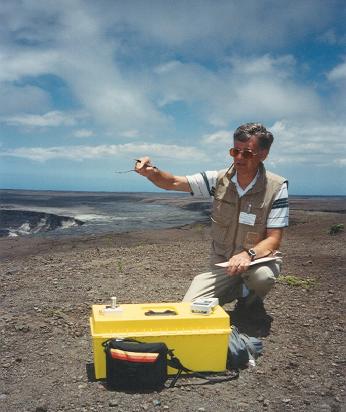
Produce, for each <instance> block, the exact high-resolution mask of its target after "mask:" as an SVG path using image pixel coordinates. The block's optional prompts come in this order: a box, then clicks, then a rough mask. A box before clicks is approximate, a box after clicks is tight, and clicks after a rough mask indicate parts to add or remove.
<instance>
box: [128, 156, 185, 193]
mask: <svg viewBox="0 0 346 412" xmlns="http://www.w3.org/2000/svg"><path fill="white" fill-rule="evenodd" d="M135 171H136V172H137V173H138V174H140V175H141V176H145V177H146V178H147V179H149V180H150V181H151V182H152V183H154V185H155V186H157V187H160V188H161V189H165V190H177V191H179V192H191V188H190V185H189V182H188V180H187V178H186V176H174V175H172V173H170V172H165V171H163V170H160V169H158V168H157V167H155V166H153V165H152V164H151V160H150V158H149V157H147V156H146V157H140V158H139V159H137V161H136V164H135Z"/></svg>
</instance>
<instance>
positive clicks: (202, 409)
mask: <svg viewBox="0 0 346 412" xmlns="http://www.w3.org/2000/svg"><path fill="white" fill-rule="evenodd" d="M197 410H198V411H201V412H204V411H205V408H203V407H201V408H198V409H197Z"/></svg>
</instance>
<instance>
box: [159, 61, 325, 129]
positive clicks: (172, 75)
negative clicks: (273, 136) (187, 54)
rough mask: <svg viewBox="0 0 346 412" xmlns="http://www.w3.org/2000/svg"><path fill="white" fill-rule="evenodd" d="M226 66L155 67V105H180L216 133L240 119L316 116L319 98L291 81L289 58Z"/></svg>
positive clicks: (293, 65) (292, 70)
mask: <svg viewBox="0 0 346 412" xmlns="http://www.w3.org/2000/svg"><path fill="white" fill-rule="evenodd" d="M229 61H230V63H229V65H228V66H224V67H223V68H222V69H219V70H217V71H215V70H211V69H207V68H205V67H203V66H201V65H198V64H188V63H185V64H183V63H181V62H180V63H179V64H178V63H177V62H176V61H172V62H167V63H166V64H163V65H160V66H159V67H156V68H155V73H156V75H157V76H156V77H155V81H156V82H155V86H153V87H156V89H157V95H158V104H160V105H162V106H165V105H167V104H169V103H171V102H175V101H184V102H186V103H188V104H189V105H190V106H191V107H193V109H194V110H196V111H197V112H198V111H200V112H201V113H202V116H203V119H206V120H208V121H209V123H210V124H212V125H213V126H215V127H218V128H224V127H227V126H228V125H229V124H230V122H238V121H239V120H240V121H243V120H244V119H251V120H256V121H257V120H261V121H270V120H272V119H276V118H282V117H289V118H300V117H305V118H306V117H311V116H312V117H314V116H319V114H320V110H321V106H320V100H319V96H318V95H317V93H316V91H315V89H314V87H313V86H307V85H303V84H301V83H300V82H298V81H296V80H295V70H297V68H296V63H295V59H294V58H293V56H290V55H284V56H278V57H272V56H270V55H268V54H265V55H263V56H258V57H249V58H240V57H233V58H232V59H230V60H229ZM153 83H154V81H153Z"/></svg>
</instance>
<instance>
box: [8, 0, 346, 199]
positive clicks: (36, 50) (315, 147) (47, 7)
mask: <svg viewBox="0 0 346 412" xmlns="http://www.w3.org/2000/svg"><path fill="white" fill-rule="evenodd" d="M345 20H346V3H345V2H344V0H328V1H325V0H303V1H302V0H290V1H278V0H241V1H240V0H217V1H215V0H198V1H197V0H174V1H173V0H172V1H170V0H157V1H156V0H146V1H143V0H138V1H137V0H127V1H123V0H122V1H118V0H113V1H112V0H98V1H93V0H90V1H88V0H85V1H82V0H59V1H56V0H54V1H51V0H0V188H7V189H46V190H82V191H83V190H87V191H154V190H158V189H155V187H153V186H152V184H151V183H150V182H148V181H147V180H146V179H145V178H143V177H141V176H139V175H137V174H136V173H134V172H130V173H127V174H126V173H124V174H116V173H114V172H115V171H125V170H130V169H132V168H133V165H134V159H137V158H138V157H141V156H144V155H148V156H149V157H150V158H151V159H152V162H153V164H154V165H156V166H157V167H159V168H160V169H163V170H169V171H171V172H172V173H174V174H176V175H189V174H193V173H197V172H200V171H202V170H219V169H223V168H226V167H228V166H229V165H230V164H231V158H230V157H229V155H228V150H229V148H230V147H232V140H233V138H232V136H233V132H234V130H235V129H236V128H237V127H238V126H239V125H241V124H243V123H247V122H260V123H263V124H264V125H265V126H266V127H267V128H268V129H269V130H270V131H271V132H272V133H273V135H274V144H273V146H272V149H271V151H270V155H269V157H268V159H267V160H266V162H265V165H266V168H267V169H268V170H270V171H272V172H274V173H277V174H279V175H282V176H284V177H286V178H287V179H288V180H289V191H290V193H291V194H296V195H346V183H345V182H346V116H345V113H346V31H345V27H346V26H345V23H344V22H345Z"/></svg>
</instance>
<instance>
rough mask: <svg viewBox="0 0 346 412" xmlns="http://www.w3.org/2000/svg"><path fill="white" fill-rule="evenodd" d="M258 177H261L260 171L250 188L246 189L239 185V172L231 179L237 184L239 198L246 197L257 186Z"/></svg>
mask: <svg viewBox="0 0 346 412" xmlns="http://www.w3.org/2000/svg"><path fill="white" fill-rule="evenodd" d="M258 175H259V170H257V174H256V176H255V177H254V178H253V180H252V182H251V183H250V184H249V185H248V186H246V188H245V189H242V187H241V186H240V185H239V183H238V179H237V172H235V173H234V175H233V176H232V177H231V181H232V182H233V183H234V184H235V187H236V189H237V192H238V195H239V197H242V196H244V195H245V194H246V193H247V192H248V191H249V190H251V189H252V188H253V187H254V186H255V184H256V182H257V179H258Z"/></svg>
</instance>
